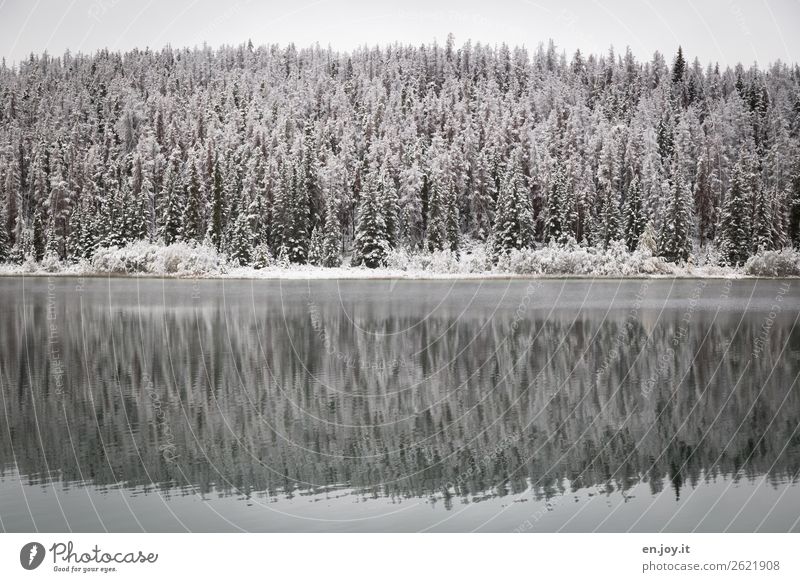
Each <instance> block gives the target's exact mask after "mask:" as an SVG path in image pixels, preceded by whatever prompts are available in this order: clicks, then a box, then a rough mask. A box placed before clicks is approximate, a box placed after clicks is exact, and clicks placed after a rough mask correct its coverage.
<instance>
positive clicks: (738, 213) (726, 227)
mask: <svg viewBox="0 0 800 582" xmlns="http://www.w3.org/2000/svg"><path fill="white" fill-rule="evenodd" d="M743 157H744V156H740V159H739V161H738V162H737V163H736V165H735V166H734V169H733V176H732V177H731V183H730V188H729V189H728V191H727V192H726V194H725V201H724V202H723V205H722V212H721V216H720V223H719V227H718V228H717V233H718V235H719V248H720V251H721V252H722V255H723V256H724V257H725V259H726V260H727V261H728V263H729V264H731V265H741V264H743V263H744V262H745V261H746V260H747V258H748V257H749V256H750V248H751V240H750V220H749V215H750V212H749V206H750V197H751V193H750V177H749V176H748V175H747V173H746V172H745V169H744V167H743V161H742V160H743Z"/></svg>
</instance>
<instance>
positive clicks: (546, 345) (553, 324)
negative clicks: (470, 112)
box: [0, 278, 800, 531]
mask: <svg viewBox="0 0 800 582" xmlns="http://www.w3.org/2000/svg"><path fill="white" fill-rule="evenodd" d="M799 286H800V282H798V281H792V282H788V281H766V280H761V281H753V280H746V281H721V280H720V281H695V280H690V281H686V280H683V281H670V280H659V281H649V282H647V281H639V280H632V281H602V282H598V281H594V282H592V281H587V280H579V281H575V280H571V281H567V280H563V281H562V280H558V281H555V280H551V281H543V282H536V281H533V282H531V281H523V280H515V281H504V280H491V281H482V282H481V281H459V282H454V281H437V282H431V281H399V282H398V281H339V282H337V281H310V282H306V281H294V282H280V281H271V282H268V281H176V280H154V279H142V280H136V279H110V280H107V279H85V280H80V279H74V278H53V279H49V280H48V279H47V278H25V279H21V278H0V385H1V387H2V390H1V391H0V393H1V394H2V409H0V528H2V529H3V530H5V531H34V530H39V531H65V530H74V531H86V530H89V531H103V530H109V531H141V530H146V531H183V530H192V531H200V530H202V531H208V530H212V531H221V530H222V531H227V530H240V529H241V530H248V531H252V530H277V531H365V530H368V531H416V530H430V531H471V530H481V531H661V530H670V531H692V530H697V531H723V530H727V531H789V530H793V531H798V530H800V483H798V477H800V428H799V423H800V388H798V384H797V376H798V373H800V329H798V326H797V323H798V316H799V315H800V292H798V290H799V289H800V287H799Z"/></svg>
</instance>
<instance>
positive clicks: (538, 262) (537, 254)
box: [496, 240, 674, 277]
mask: <svg viewBox="0 0 800 582" xmlns="http://www.w3.org/2000/svg"><path fill="white" fill-rule="evenodd" d="M673 269H674V266H673V265H671V264H669V263H667V262H665V261H664V260H663V259H662V258H660V257H654V256H653V255H652V254H651V253H650V252H649V251H648V250H645V249H643V250H637V251H635V252H633V253H630V252H628V250H627V249H626V248H625V245H624V243H622V242H619V241H618V242H613V243H611V245H609V248H608V249H607V250H603V249H598V248H595V247H584V246H580V245H578V243H576V242H575V241H574V240H570V241H568V242H567V243H565V244H559V243H550V244H548V245H547V246H544V247H542V248H539V249H523V250H512V251H511V252H509V253H507V254H504V255H501V256H500V258H499V260H498V262H497V266H496V270H497V271H499V272H504V273H515V274H519V275H591V276H597V277H627V276H631V275H655V274H668V273H671V272H673Z"/></svg>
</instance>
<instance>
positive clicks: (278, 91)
mask: <svg viewBox="0 0 800 582" xmlns="http://www.w3.org/2000/svg"><path fill="white" fill-rule="evenodd" d="M799 146H800V67H798V66H797V65H796V64H793V65H787V64H782V63H780V62H778V63H774V64H772V65H770V66H769V67H767V68H764V69H761V68H758V67H757V66H755V65H754V66H751V67H750V68H745V67H743V66H742V65H741V64H739V65H736V66H735V67H734V68H730V67H729V68H725V69H721V68H720V67H719V65H708V66H705V67H704V66H702V65H701V64H700V62H699V61H698V60H697V59H695V60H694V61H693V62H692V63H689V62H688V61H687V60H686V59H685V57H684V55H683V52H682V51H681V49H680V48H679V49H678V51H677V54H676V56H675V57H674V58H673V59H671V60H670V62H669V63H668V62H667V59H666V58H665V57H664V56H663V55H661V54H660V53H656V54H654V55H653V57H652V59H651V60H649V61H646V62H638V61H637V60H636V59H635V58H634V56H633V55H632V53H631V51H630V50H627V51H626V52H625V53H624V54H617V53H615V52H614V50H613V49H611V50H609V52H608V54H605V55H584V54H582V53H581V52H580V51H577V52H576V53H575V54H574V55H572V56H571V57H567V55H566V54H565V53H564V52H559V51H558V50H557V48H556V46H555V45H554V44H553V42H552V41H551V42H550V43H549V44H547V45H546V46H545V45H539V46H538V47H537V49H536V50H534V51H532V52H529V51H528V50H527V49H525V48H524V47H513V48H512V47H508V46H506V45H505V44H503V45H499V46H488V45H485V44H480V43H472V42H467V43H466V44H464V45H463V46H461V47H460V48H457V47H456V46H455V43H454V40H453V38H452V36H451V37H448V39H447V42H446V43H445V44H444V46H441V45H439V44H437V43H432V44H428V45H422V46H418V47H415V46H407V45H400V44H395V45H390V46H386V47H375V48H368V47H364V48H359V49H356V50H354V51H351V52H338V51H333V50H331V49H323V48H320V47H318V46H316V47H311V48H305V49H298V48H297V47H295V46H294V45H289V46H286V47H279V46H276V45H271V46H260V47H255V46H254V45H253V44H252V43H251V42H248V43H247V44H243V45H241V46H238V47H222V48H219V49H211V48H209V47H207V46H203V47H200V48H195V49H174V48H171V47H166V48H164V49H162V50H151V49H145V50H138V49H137V50H132V51H130V52H125V53H120V52H111V51H108V50H101V51H98V52H96V53H95V54H92V55H86V54H76V55H73V54H71V53H70V52H67V53H65V54H64V55H63V56H61V57H52V56H50V55H48V54H47V53H45V54H42V55H31V56H30V58H28V59H26V60H25V61H23V62H21V63H19V64H18V65H16V66H13V67H10V66H8V65H7V64H6V63H5V61H3V63H2V65H1V66H0V261H13V262H23V261H26V260H37V261H38V260H42V259H43V258H44V257H46V256H48V255H52V256H54V257H55V258H57V259H58V260H61V261H78V260H80V259H89V258H91V257H92V255H93V254H94V252H95V251H96V250H97V249H98V248H104V247H111V246H115V245H116V246H122V245H125V244H127V243H130V242H133V241H136V240H142V239H144V240H150V241H158V242H162V243H163V244H171V243H174V242H177V241H186V242H193V241H196V242H198V243H205V244H208V245H211V246H214V247H215V248H216V249H218V250H219V251H222V252H224V253H225V254H226V255H227V257H228V258H229V259H230V260H231V261H232V262H234V263H238V264H242V265H253V266H263V265H266V264H268V263H269V262H270V261H273V260H278V259H279V260H285V261H289V262H291V263H313V264H317V265H324V266H336V265H339V264H341V263H342V261H343V260H349V261H350V262H352V263H353V264H364V265H367V266H369V267H376V266H379V265H381V264H382V263H383V261H384V259H385V257H386V254H387V253H388V252H389V251H390V250H391V249H392V248H408V249H415V250H428V251H435V250H450V251H453V252H455V253H458V252H461V251H462V250H463V249H464V248H465V247H467V246H468V244H471V243H473V242H480V243H485V244H487V245H489V247H490V248H491V250H492V252H493V253H494V255H495V256H498V255H499V254H501V253H504V252H508V251H509V250H511V249H524V248H532V247H534V246H535V245H537V244H540V243H546V242H550V241H556V242H566V241H569V240H571V239H574V240H575V241H577V242H578V243H580V244H585V245H592V246H598V247H607V246H608V245H609V244H611V243H612V242H614V241H624V243H625V245H626V246H627V247H628V249H629V250H631V251H633V250H635V249H636V248H637V247H638V246H639V245H640V244H642V243H643V241H644V242H646V243H647V246H648V247H650V248H652V249H653V250H654V251H655V252H657V253H658V254H660V255H661V256H663V257H665V258H666V259H668V260H671V261H678V262H680V261H685V260H691V257H692V256H696V255H697V254H698V253H700V252H702V251H703V249H706V248H714V249H716V250H717V251H718V252H719V256H720V260H721V262H724V263H726V264H731V265H738V264H742V263H743V262H744V261H745V260H746V259H747V258H748V257H749V256H750V255H752V254H753V253H755V252H757V251H758V250H759V249H764V250H770V249H780V248H783V247H787V246H791V245H794V246H798V245H800V156H799V155H798V153H800V148H799ZM709 245H711V246H709Z"/></svg>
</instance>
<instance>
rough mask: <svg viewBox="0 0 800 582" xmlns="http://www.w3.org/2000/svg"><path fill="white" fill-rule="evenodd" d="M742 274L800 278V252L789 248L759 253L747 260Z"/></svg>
mask: <svg viewBox="0 0 800 582" xmlns="http://www.w3.org/2000/svg"><path fill="white" fill-rule="evenodd" d="M744 272H745V273H747V274H748V275H755V276H758V277H797V276H800V252H798V251H796V250H794V249H791V248H787V249H782V250H780V251H761V252H759V253H758V254H756V255H754V256H752V257H750V258H749V259H748V260H747V262H746V263H745V265H744Z"/></svg>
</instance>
